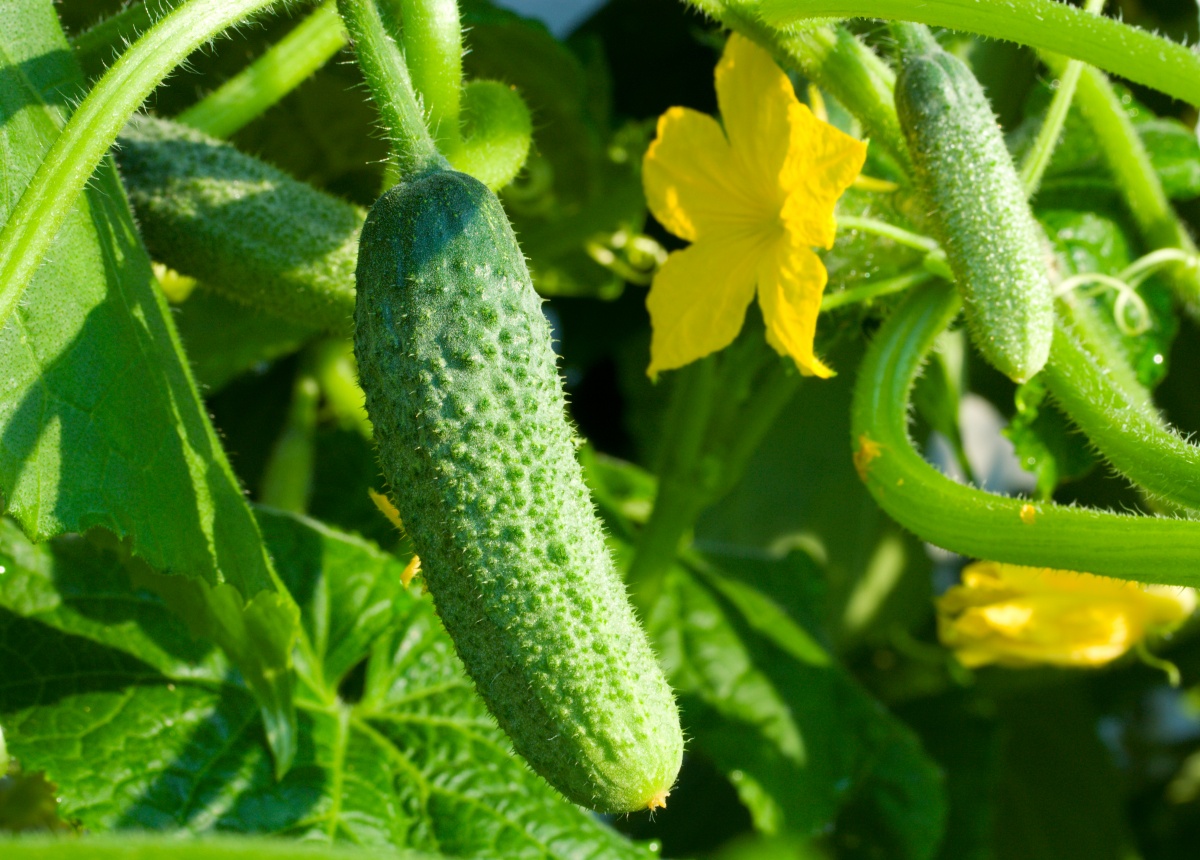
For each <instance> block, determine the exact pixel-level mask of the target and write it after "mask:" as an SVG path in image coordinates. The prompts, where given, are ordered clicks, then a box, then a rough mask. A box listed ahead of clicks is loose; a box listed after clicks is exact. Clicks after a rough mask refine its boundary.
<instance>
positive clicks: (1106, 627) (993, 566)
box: [937, 561, 1196, 667]
mask: <svg viewBox="0 0 1200 860" xmlns="http://www.w3.org/2000/svg"><path fill="white" fill-rule="evenodd" d="M1195 608H1196V592H1195V591H1193V590H1192V589H1190V588H1180V587H1176V586H1166V585H1139V584H1138V583H1136V582H1126V581H1125V580H1121V579H1110V578H1109V577H1106V576H1094V575H1092V574H1089V573H1075V572H1073V571H1069V570H1050V569H1048V568H1036V567H1021V566H1019V565H1015V564H1000V563H998V562H992V561H981V562H976V563H975V564H971V565H968V566H967V568H966V569H965V570H963V574H962V585H957V586H955V587H953V588H951V589H950V590H949V591H947V592H946V593H945V594H944V595H942V597H940V598H938V601H937V609H938V635H939V637H940V638H941V640H942V644H944V645H946V646H947V647H949V648H952V649H953V650H954V652H955V654H956V655H957V656H958V659H959V661H960V662H961V663H962V664H963V665H965V666H970V667H974V666H983V665H985V664H988V663H997V664H1000V665H1002V666H1032V665H1036V664H1049V665H1054V666H1082V667H1086V666H1101V665H1103V664H1105V663H1108V662H1110V661H1112V660H1115V659H1116V658H1117V657H1120V656H1121V655H1122V654H1124V653H1125V652H1126V651H1128V650H1129V649H1130V648H1132V647H1134V646H1135V645H1137V644H1138V643H1140V642H1141V641H1142V640H1143V639H1144V638H1145V637H1146V635H1147V634H1148V633H1162V632H1165V631H1169V630H1171V629H1172V628H1174V627H1177V626H1178V625H1180V624H1181V623H1183V621H1184V620H1185V619H1187V617H1188V616H1189V615H1191V614H1192V610H1194V609H1195Z"/></svg>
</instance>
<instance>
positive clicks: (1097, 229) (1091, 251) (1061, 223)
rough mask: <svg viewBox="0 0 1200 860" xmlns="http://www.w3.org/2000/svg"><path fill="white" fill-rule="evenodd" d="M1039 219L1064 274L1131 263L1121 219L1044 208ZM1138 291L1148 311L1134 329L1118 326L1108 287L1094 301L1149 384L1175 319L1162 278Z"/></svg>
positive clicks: (1155, 379)
mask: <svg viewBox="0 0 1200 860" xmlns="http://www.w3.org/2000/svg"><path fill="white" fill-rule="evenodd" d="M1038 218H1039V220H1040V221H1041V222H1042V224H1043V226H1045V227H1046V232H1047V234H1048V235H1049V237H1050V240H1051V242H1052V243H1053V244H1054V246H1055V251H1056V252H1057V255H1058V258H1059V260H1060V262H1061V263H1062V266H1063V269H1064V270H1065V271H1066V272H1068V273H1071V274H1076V273H1084V272H1101V273H1104V274H1110V275H1115V274H1117V273H1118V272H1120V271H1121V270H1122V269H1124V268H1125V267H1126V266H1128V265H1129V264H1130V263H1131V262H1133V258H1134V254H1133V253H1132V252H1131V249H1130V244H1131V243H1130V241H1129V239H1128V238H1127V236H1126V234H1125V231H1124V230H1123V229H1122V227H1121V224H1120V223H1119V222H1118V221H1116V220H1114V219H1113V218H1111V217H1108V216H1106V215H1104V214H1102V213H1097V212H1080V211H1075V210H1049V211H1044V212H1040V213H1039V214H1038ZM1138 293H1139V294H1140V295H1141V297H1142V299H1143V300H1144V301H1145V302H1146V306H1147V308H1148V310H1149V311H1150V318H1149V321H1148V322H1149V328H1147V330H1146V331H1144V332H1141V333H1139V334H1131V333H1128V332H1125V331H1122V330H1121V328H1120V327H1119V326H1118V325H1117V322H1116V311H1117V307H1116V298H1117V296H1116V293H1115V292H1114V291H1113V290H1103V291H1101V292H1099V293H1097V294H1096V295H1095V297H1094V298H1093V302H1094V303H1095V305H1096V307H1097V309H1098V310H1099V316H1100V318H1101V319H1102V320H1103V321H1104V323H1105V324H1106V326H1107V328H1108V330H1109V331H1110V332H1111V334H1112V336H1113V338H1114V339H1116V340H1118V341H1119V342H1120V344H1121V346H1122V347H1123V350H1124V353H1125V357H1126V359H1127V360H1128V361H1129V364H1130V366H1131V367H1133V369H1134V370H1135V371H1136V372H1137V375H1138V380H1139V381H1140V382H1141V383H1142V384H1143V385H1145V386H1146V387H1147V388H1150V389H1153V388H1155V387H1156V386H1157V385H1158V384H1159V383H1160V382H1162V380H1163V377H1165V376H1166V374H1167V356H1169V355H1170V353H1171V343H1172V342H1173V341H1174V340H1175V335H1176V334H1177V332H1178V331H1179V320H1178V317H1176V315H1175V310H1174V302H1173V300H1172V295H1171V291H1170V288H1169V287H1168V285H1167V284H1166V283H1164V282H1163V281H1162V280H1161V279H1159V278H1151V279H1149V280H1147V281H1146V282H1145V283H1143V284H1142V285H1141V286H1139V287H1138Z"/></svg>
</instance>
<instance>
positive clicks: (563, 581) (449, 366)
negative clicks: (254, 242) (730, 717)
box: [355, 170, 683, 813]
mask: <svg viewBox="0 0 1200 860" xmlns="http://www.w3.org/2000/svg"><path fill="white" fill-rule="evenodd" d="M357 284H358V299H357V308H356V312H355V322H356V328H357V333H356V336H355V352H356V355H357V358H358V366H359V374H360V377H361V382H362V386H363V389H364V390H365V391H366V394H367V410H368V412H369V414H370V417H371V422H372V424H373V426H374V428H375V438H376V442H377V444H378V448H379V457H380V463H381V465H382V468H383V472H384V476H385V477H386V478H387V479H388V481H389V482H390V484H391V487H392V492H393V496H394V501H395V504H396V507H397V508H398V510H399V511H400V514H401V516H402V517H403V520H404V523H405V525H406V527H407V529H408V532H409V535H410V536H411V538H412V540H413V544H414V545H415V548H416V550H417V553H418V554H419V555H420V558H421V561H422V569H423V571H424V574H425V579H426V583H427V585H428V588H429V590H430V592H431V593H432V594H433V598H434V601H435V604H436V606H437V608H438V612H439V614H440V616H441V618H442V621H443V623H444V624H445V626H446V629H447V630H448V631H449V633H450V635H451V637H452V638H453V639H454V642H455V646H456V648H457V650H458V653H459V655H460V657H461V658H462V660H463V663H464V664H465V665H466V667H467V670H468V672H469V673H470V674H471V676H472V678H473V679H474V681H475V684H476V686H477V687H478V689H479V692H480V694H481V695H482V697H483V699H484V700H485V701H486V702H487V704H488V706H489V708H490V709H491V711H492V713H493V714H494V715H495V716H496V719H497V720H498V721H499V723H500V725H501V727H502V728H503V729H504V730H505V731H506V732H507V733H508V735H509V737H510V738H511V739H512V741H513V745H514V746H515V747H516V749H517V751H518V752H519V753H520V754H521V755H522V756H524V757H525V759H526V761H528V762H529V764H530V765H531V766H532V767H533V768H534V770H536V771H537V772H538V773H540V774H541V775H542V776H543V777H545V778H546V780H547V781H548V782H550V783H551V784H552V785H553V786H555V787H556V788H557V789H558V790H559V791H561V792H562V793H563V794H564V795H566V797H568V798H569V799H570V800H572V801H574V802H576V803H579V804H581V805H584V806H588V807H590V808H592V809H595V810H598V811H601V812H610V813H616V812H628V811H633V810H636V809H641V808H646V807H650V808H653V807H655V806H657V805H661V804H662V802H663V800H664V798H665V796H666V794H667V792H668V791H669V789H670V788H671V785H672V784H673V782H674V780H675V776H676V774H677V772H678V769H679V765H680V761H681V757H682V750H683V739H682V735H681V731H680V726H679V714H678V710H677V708H676V705H675V702H674V698H673V696H672V693H671V690H670V688H669V687H668V685H667V683H666V680H665V679H664V678H663V675H662V673H661V671H660V669H659V667H658V665H657V663H656V661H655V658H654V654H653V652H652V651H651V649H650V645H649V642H648V640H647V637H646V635H645V633H644V631H643V630H642V629H641V627H640V626H639V625H638V622H637V620H636V618H635V617H634V612H633V609H632V607H631V606H630V604H629V601H628V598H627V596H626V593H625V589H624V586H623V584H622V583H621V581H620V579H619V578H618V576H617V574H616V571H615V569H614V567H613V562H612V559H611V557H610V555H609V552H608V550H607V548H606V546H605V542H604V536H603V534H602V531H601V527H600V524H599V521H598V520H597V517H596V514H595V510H594V508H593V505H592V503H591V500H590V498H589V495H588V491H587V488H586V486H585V485H584V483H583V476H582V472H581V469H580V466H579V463H578V461H577V460H576V457H575V438H574V434H573V433H572V431H571V428H570V426H569V424H568V423H567V420H566V416H565V401H564V398H563V392H562V385H561V382H560V379H559V376H558V371H557V367H556V360H555V355H554V351H553V349H552V348H551V340H550V328H549V325H548V324H547V322H546V319H545V317H544V316H543V314H542V311H541V304H542V302H541V299H540V298H538V296H537V294H536V293H535V292H534V289H533V285H532V283H531V281H530V278H529V272H528V269H527V267H526V264H525V259H524V257H523V255H522V254H521V251H520V248H519V247H518V246H517V241H516V237H515V236H514V234H513V232H512V228H511V226H510V225H509V223H508V219H507V217H506V215H505V213H504V210H503V208H502V207H501V205H500V202H499V201H498V200H497V198H496V196H495V194H493V193H492V192H491V191H489V190H488V189H487V188H486V187H485V186H484V185H483V184H482V183H480V182H479V181H478V180H476V179H473V178H471V177H470V176H468V175H466V174H462V173H458V172H455V171H446V170H435V171H433V172H430V173H426V174H424V175H420V176H417V177H414V178H411V179H409V180H407V181H405V182H403V183H402V184H401V185H399V186H397V187H396V188H393V189H392V190H391V191H389V192H387V193H386V194H385V195H384V196H383V197H382V198H380V200H379V201H378V202H377V203H376V204H375V206H374V207H373V208H372V210H371V213H370V215H369V217H368V218H367V222H366V224H365V226H364V228H363V232H362V237H361V242H360V250H359V264H358V272H357Z"/></svg>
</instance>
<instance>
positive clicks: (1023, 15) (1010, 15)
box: [757, 0, 1200, 106]
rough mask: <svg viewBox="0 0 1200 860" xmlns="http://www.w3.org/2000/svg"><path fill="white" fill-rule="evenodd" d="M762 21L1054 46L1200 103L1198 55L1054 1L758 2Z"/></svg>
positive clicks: (1046, 48)
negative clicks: (933, 30)
mask: <svg viewBox="0 0 1200 860" xmlns="http://www.w3.org/2000/svg"><path fill="white" fill-rule="evenodd" d="M757 8H758V10H759V13H760V14H761V17H762V20H763V21H765V22H766V23H767V24H770V25H773V26H776V27H789V26H791V25H794V24H799V23H801V22H803V21H805V20H806V19H810V18H827V17H834V18H884V19H887V20H898V21H914V22H917V23H921V24H929V25H931V26H936V27H949V28H951V29H953V30H962V31H964V32H967V33H976V34H978V35H980V36H989V37H991V38H994V39H1007V40H1008V41H1010V42H1017V43H1019V44H1022V45H1029V46H1030V47H1033V48H1037V49H1039V50H1043V51H1053V52H1055V53H1058V54H1063V55H1065V56H1067V57H1072V58H1074V59H1076V60H1082V61H1083V62H1085V63H1088V64H1089V65H1092V66H1098V67H1099V68H1101V69H1105V70H1107V71H1109V72H1112V73H1113V74H1116V75H1120V76H1121V77H1123V78H1128V79H1129V80H1131V81H1136V82H1137V83H1139V84H1145V85H1146V86H1148V87H1153V88H1154V89H1156V90H1161V91H1162V92H1164V93H1166V94H1167V95H1171V96H1174V97H1175V98H1178V99H1182V100H1183V101H1186V102H1188V103H1189V104H1193V105H1197V106H1200V55H1197V54H1196V53H1195V52H1193V51H1191V50H1190V49H1188V48H1187V47H1186V46H1184V45H1180V44H1178V43H1176V42H1172V41H1170V40H1169V39H1164V38H1162V37H1161V36H1156V35H1154V34H1153V33H1150V32H1147V31H1146V30H1140V29H1138V28H1136V27H1130V26H1128V25H1126V24H1122V23H1120V22H1119V21H1115V20H1113V19H1111V18H1103V17H1100V16H1099V15H1092V14H1089V13H1087V12H1085V11H1083V10H1082V9H1079V8H1078V7H1075V6H1070V5H1068V4H1066V3H1062V2H1058V0H1006V2H996V0H921V2H915V0H761V1H760V3H759V4H758V6H757Z"/></svg>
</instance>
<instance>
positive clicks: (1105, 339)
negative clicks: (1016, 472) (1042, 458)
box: [1045, 296, 1200, 510]
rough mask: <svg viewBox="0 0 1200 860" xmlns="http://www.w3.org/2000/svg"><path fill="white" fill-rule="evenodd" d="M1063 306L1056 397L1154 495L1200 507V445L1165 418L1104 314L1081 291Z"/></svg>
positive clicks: (1051, 386)
mask: <svg viewBox="0 0 1200 860" xmlns="http://www.w3.org/2000/svg"><path fill="white" fill-rule="evenodd" d="M1057 304H1058V325H1057V326H1056V328H1055V332H1054V345H1053V347H1052V348H1051V351H1050V361H1049V362H1048V363H1047V365H1046V371H1045V380H1046V386H1047V389H1048V390H1049V392H1050V394H1051V395H1052V396H1053V397H1054V399H1055V400H1056V401H1058V403H1059V405H1060V406H1061V407H1062V409H1063V411H1065V412H1066V413H1067V415H1069V416H1070V417H1071V420H1072V421H1074V422H1075V424H1076V425H1078V427H1079V429H1080V430H1082V431H1083V432H1084V434H1085V435H1086V436H1087V437H1088V439H1089V440H1090V441H1091V442H1092V444H1094V445H1095V446H1096V447H1097V448H1098V449H1099V450H1100V453H1101V454H1103V455H1104V457H1105V459H1107V460H1108V461H1109V463H1111V464H1112V466H1113V467H1114V468H1115V469H1116V470H1117V471H1119V472H1120V473H1121V474H1123V475H1124V476H1125V477H1127V478H1129V480H1131V481H1133V482H1134V483H1135V484H1137V485H1138V486H1139V487H1141V488H1143V489H1145V490H1147V491H1148V492H1150V493H1151V494H1152V495H1153V496H1156V497H1158V498H1162V499H1166V500H1168V501H1171V502H1174V503H1175V504H1178V505H1182V506H1183V507H1185V508H1191V509H1193V510H1200V447H1197V446H1196V445H1193V444H1191V443H1190V442H1188V441H1187V440H1186V439H1184V438H1183V437H1182V436H1180V435H1179V434H1178V433H1177V432H1175V431H1174V430H1173V429H1172V428H1171V427H1170V426H1168V425H1167V424H1166V422H1165V421H1163V419H1162V417H1161V416H1160V415H1159V413H1158V411H1157V410H1156V409H1155V408H1154V404H1153V402H1152V400H1151V398H1150V393H1149V392H1148V391H1146V389H1145V388H1144V387H1143V386H1142V385H1141V384H1140V383H1139V382H1138V379H1137V376H1136V375H1135V374H1134V372H1133V369H1132V368H1130V367H1129V365H1128V363H1127V362H1126V360H1125V358H1124V356H1123V355H1121V352H1120V346H1119V345H1118V344H1116V343H1114V342H1113V339H1112V337H1111V335H1109V334H1108V333H1107V332H1106V331H1105V330H1104V328H1103V326H1102V325H1101V324H1100V321H1099V320H1098V319H1096V311H1095V310H1094V309H1093V308H1092V307H1091V306H1090V305H1089V304H1088V303H1087V302H1084V301H1080V300H1079V299H1078V298H1077V297H1075V296H1064V297H1063V298H1060V299H1059V301H1058V303H1057Z"/></svg>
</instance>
